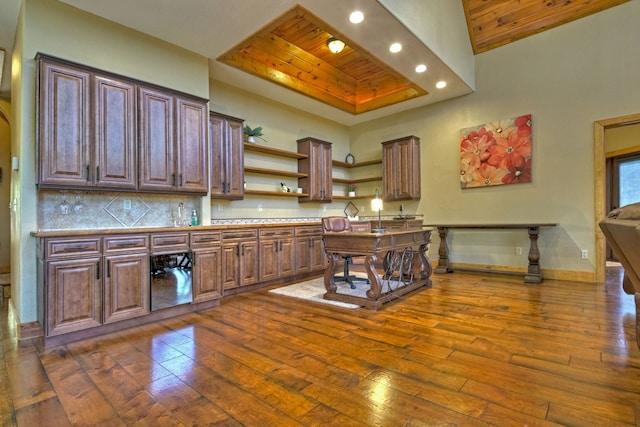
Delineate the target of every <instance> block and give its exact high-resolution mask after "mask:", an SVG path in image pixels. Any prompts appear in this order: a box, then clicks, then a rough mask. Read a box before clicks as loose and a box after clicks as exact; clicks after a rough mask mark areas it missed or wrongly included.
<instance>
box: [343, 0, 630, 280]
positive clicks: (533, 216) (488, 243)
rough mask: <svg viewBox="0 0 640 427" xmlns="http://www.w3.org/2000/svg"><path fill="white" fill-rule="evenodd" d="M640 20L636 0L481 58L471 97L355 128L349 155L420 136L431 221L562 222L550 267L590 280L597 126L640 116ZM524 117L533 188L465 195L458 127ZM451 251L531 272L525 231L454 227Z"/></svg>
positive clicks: (550, 241) (549, 239)
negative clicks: (529, 129) (584, 253)
mask: <svg viewBox="0 0 640 427" xmlns="http://www.w3.org/2000/svg"><path fill="white" fill-rule="evenodd" d="M638 19H640V2H639V1H634V2H629V3H626V4H623V5H621V6H617V7H614V8H611V9H608V10H606V11H604V12H601V13H598V14H596V15H593V16H590V17H587V18H583V19H580V20H578V21H575V22H573V23H570V24H567V25H564V26H562V27H559V28H555V29H552V30H549V31H546V32H543V33H541V34H538V35H535V36H532V37H529V38H527V39H524V40H521V41H518V42H515V43H512V44H509V45H507V46H504V47H501V48H498V49H494V50H491V51H489V52H486V53H483V54H481V55H478V56H477V57H476V92H475V93H473V94H471V95H468V96H464V97H461V98H458V99H454V100H450V101H447V102H443V103H439V104H437V105H432V106H430V107H427V108H422V109H417V110H414V111H410V112H407V113H404V114H398V115H396V116H393V117H387V118H385V119H383V120H377V121H375V122H372V123H366V124H363V125H359V126H355V127H353V128H352V129H351V140H352V144H353V150H354V151H356V152H358V151H359V150H360V149H363V148H365V147H367V146H368V144H369V141H371V140H383V139H388V138H393V137H397V136H401V135H404V134H408V133H414V134H416V135H419V136H420V137H421V138H422V172H423V173H422V200H421V201H420V204H419V206H418V211H419V212H422V213H424V216H425V222H426V223H439V222H440V223H442V222H449V223H455V222H458V223H475V222H494V223H500V222H530V221H531V222H542V223H547V222H549V223H558V224H559V227H557V228H555V229H550V230H545V231H543V233H542V236H541V238H540V240H539V244H540V248H541V252H542V262H543V267H544V268H548V269H554V270H559V271H578V272H585V273H586V274H585V275H584V276H583V277H585V278H589V277H591V278H594V277H593V276H592V273H593V272H594V269H595V266H594V264H593V263H594V262H595V253H594V252H595V223H596V221H595V220H596V219H595V218H594V164H593V145H594V136H593V122H594V121H596V120H601V119H605V118H610V117H617V116H623V115H627V114H632V113H638V112H639V111H640V104H638V99H640V85H639V84H638V76H637V70H638V69H639V67H640V54H639V51H638V49H637V44H636V41H637V40H640V28H639V27H638V26H637V24H636V23H637V22H638ZM526 113H531V114H532V116H533V182H532V183H528V184H515V185H509V186H497V187H488V188H473V189H465V190H462V189H460V184H459V164H458V163H459V137H460V129H463V128H467V127H471V126H475V125H479V124H482V123H486V122H491V121H496V120H500V119H507V118H510V117H514V116H517V115H520V114H526ZM433 241H434V244H437V243H438V239H437V238H434V239H433ZM450 246H453V248H452V252H453V253H454V254H455V255H454V256H453V260H454V261H456V262H463V263H475V264H484V263H487V264H492V265H503V266H505V265H521V266H524V265H526V257H525V256H521V257H516V256H515V250H514V249H515V247H516V246H523V247H525V248H526V247H528V243H527V237H526V235H524V234H523V233H522V232H520V233H508V232H500V237H493V236H487V235H486V234H479V233H477V232H476V233H472V232H457V233H456V236H455V238H454V239H453V241H452V244H450ZM582 249H586V250H588V251H589V259H587V260H582V259H580V250H582Z"/></svg>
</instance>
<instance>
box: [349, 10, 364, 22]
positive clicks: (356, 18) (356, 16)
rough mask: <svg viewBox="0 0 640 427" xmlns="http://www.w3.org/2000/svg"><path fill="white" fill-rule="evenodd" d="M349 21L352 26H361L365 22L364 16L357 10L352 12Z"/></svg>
mask: <svg viewBox="0 0 640 427" xmlns="http://www.w3.org/2000/svg"><path fill="white" fill-rule="evenodd" d="M349 21H350V22H351V23H352V24H359V23H361V22H362V21H364V14H363V13H362V12H360V11H359V10H356V11H355V12H352V13H351V15H349Z"/></svg>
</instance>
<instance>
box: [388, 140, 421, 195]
mask: <svg viewBox="0 0 640 427" xmlns="http://www.w3.org/2000/svg"><path fill="white" fill-rule="evenodd" d="M382 189H383V194H382V196H383V198H384V199H385V200H414V199H420V138H418V137H417V136H413V135H411V136H407V137H403V138H398V139H394V140H391V141H385V142H383V143H382Z"/></svg>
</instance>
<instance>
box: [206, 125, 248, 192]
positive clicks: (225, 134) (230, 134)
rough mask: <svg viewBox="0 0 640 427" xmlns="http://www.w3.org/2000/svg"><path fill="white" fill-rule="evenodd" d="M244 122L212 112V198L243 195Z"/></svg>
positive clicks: (210, 134) (210, 133) (210, 137)
mask: <svg viewBox="0 0 640 427" xmlns="http://www.w3.org/2000/svg"><path fill="white" fill-rule="evenodd" d="M243 123H244V121H243V120H242V119H238V118H235V117H230V116H225V115H223V114H218V113H210V114H209V146H210V151H211V179H210V181H211V197H212V198H220V199H230V200H233V199H242V198H244V141H243V135H244V130H243Z"/></svg>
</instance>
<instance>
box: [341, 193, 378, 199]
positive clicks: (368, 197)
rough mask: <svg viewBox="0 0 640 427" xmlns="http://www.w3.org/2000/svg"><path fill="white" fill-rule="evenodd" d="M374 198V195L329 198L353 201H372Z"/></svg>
mask: <svg viewBox="0 0 640 427" xmlns="http://www.w3.org/2000/svg"><path fill="white" fill-rule="evenodd" d="M374 197H376V195H375V194H364V195H361V196H355V197H349V196H336V195H335V194H334V195H333V196H331V198H332V199H333V200H355V199H369V200H371V199H373V198H374Z"/></svg>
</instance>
